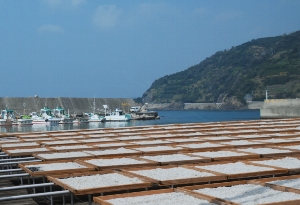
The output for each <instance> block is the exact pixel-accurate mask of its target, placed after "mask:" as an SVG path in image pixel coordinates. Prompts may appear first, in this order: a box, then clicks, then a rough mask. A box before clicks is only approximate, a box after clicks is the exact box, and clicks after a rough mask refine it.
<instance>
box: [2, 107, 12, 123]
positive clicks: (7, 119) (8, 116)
mask: <svg viewBox="0 0 300 205" xmlns="http://www.w3.org/2000/svg"><path fill="white" fill-rule="evenodd" d="M12 124H13V111H12V110H6V109H5V110H2V111H1V119H0V126H11V125H12Z"/></svg>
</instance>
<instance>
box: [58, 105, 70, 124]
mask: <svg viewBox="0 0 300 205" xmlns="http://www.w3.org/2000/svg"><path fill="white" fill-rule="evenodd" d="M53 113H54V116H55V117H57V118H60V121H59V124H73V122H74V118H70V115H69V114H66V113H65V109H63V108H62V107H60V106H57V107H56V108H55V109H53Z"/></svg>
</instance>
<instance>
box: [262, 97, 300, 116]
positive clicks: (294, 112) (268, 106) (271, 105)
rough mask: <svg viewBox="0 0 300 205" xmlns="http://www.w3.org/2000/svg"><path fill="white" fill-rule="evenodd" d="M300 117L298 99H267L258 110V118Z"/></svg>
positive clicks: (299, 101)
mask: <svg viewBox="0 0 300 205" xmlns="http://www.w3.org/2000/svg"><path fill="white" fill-rule="evenodd" d="M294 117H300V99H269V100H265V101H264V105H263V108H261V109H260V118H294Z"/></svg>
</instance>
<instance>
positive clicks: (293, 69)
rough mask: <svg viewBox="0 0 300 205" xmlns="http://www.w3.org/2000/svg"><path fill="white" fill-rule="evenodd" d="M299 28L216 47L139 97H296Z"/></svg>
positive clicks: (194, 100)
mask: <svg viewBox="0 0 300 205" xmlns="http://www.w3.org/2000/svg"><path fill="white" fill-rule="evenodd" d="M299 81H300V31H297V32H294V33H291V34H289V35H286V34H284V35H282V36H276V37H268V38H260V39H256V40H251V41H249V42H247V43H244V44H242V45H239V46H236V47H234V46H233V47H232V48H231V49H229V50H224V51H218V52H216V53H215V54H214V55H212V56H211V57H209V58H206V59H205V60H203V61H202V62H200V63H199V64H197V65H194V66H192V67H190V68H188V69H186V70H184V71H181V72H178V73H175V74H172V75H167V76H164V77H162V78H159V79H157V80H155V81H154V82H153V84H152V85H151V87H150V88H149V89H148V90H147V91H146V92H145V93H144V94H143V96H142V101H143V102H151V103H174V102H177V103H201V102H227V101H230V99H233V98H234V99H236V100H237V101H239V102H242V103H244V102H245V100H244V96H245V95H246V94H253V100H263V99H264V98H265V90H268V96H269V98H297V97H300V83H299Z"/></svg>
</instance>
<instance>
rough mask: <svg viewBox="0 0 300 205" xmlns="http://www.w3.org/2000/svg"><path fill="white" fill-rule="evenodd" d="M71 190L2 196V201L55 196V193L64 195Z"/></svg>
mask: <svg viewBox="0 0 300 205" xmlns="http://www.w3.org/2000/svg"><path fill="white" fill-rule="evenodd" d="M69 193H70V191H68V190H65V191H55V192H47V193H37V194H26V195H19V196H8V197H1V198H0V201H10V200H16V199H28V198H34V197H44V196H55V195H62V194H69Z"/></svg>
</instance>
